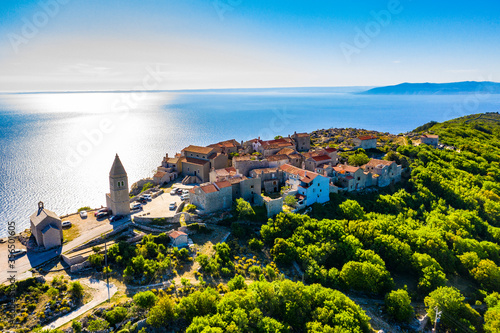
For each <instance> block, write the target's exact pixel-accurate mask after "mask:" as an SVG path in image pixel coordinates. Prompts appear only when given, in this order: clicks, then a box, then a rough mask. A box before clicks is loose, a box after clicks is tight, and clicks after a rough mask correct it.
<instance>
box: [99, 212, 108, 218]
mask: <svg viewBox="0 0 500 333" xmlns="http://www.w3.org/2000/svg"><path fill="white" fill-rule="evenodd" d="M108 215H109V214H108V212H101V213H99V214H97V215H96V217H97V219H98V220H99V219H103V218H105V217H107V216H108Z"/></svg>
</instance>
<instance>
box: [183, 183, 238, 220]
mask: <svg viewBox="0 0 500 333" xmlns="http://www.w3.org/2000/svg"><path fill="white" fill-rule="evenodd" d="M189 192H190V196H189V198H190V201H191V203H192V204H193V205H195V206H196V207H197V208H198V209H199V210H200V214H210V213H213V212H216V211H218V210H223V209H229V208H231V205H232V204H233V191H232V187H231V183H229V182H228V181H222V182H215V183H205V184H201V185H200V186H195V187H193V188H192V189H191V190H190V191H189Z"/></svg>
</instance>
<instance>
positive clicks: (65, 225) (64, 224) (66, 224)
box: [62, 221, 71, 228]
mask: <svg viewBox="0 0 500 333" xmlns="http://www.w3.org/2000/svg"><path fill="white" fill-rule="evenodd" d="M62 227H63V228H66V227H71V222H70V221H62Z"/></svg>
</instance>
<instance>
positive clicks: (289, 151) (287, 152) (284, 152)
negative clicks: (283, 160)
mask: <svg viewBox="0 0 500 333" xmlns="http://www.w3.org/2000/svg"><path fill="white" fill-rule="evenodd" d="M294 153H295V150H293V149H292V148H283V149H281V150H280V151H279V152H277V153H276V155H290V154H294Z"/></svg>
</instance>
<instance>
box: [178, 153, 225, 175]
mask: <svg viewBox="0 0 500 333" xmlns="http://www.w3.org/2000/svg"><path fill="white" fill-rule="evenodd" d="M182 154H183V156H182V157H181V163H182V175H183V176H193V177H195V178H198V182H200V183H204V182H208V181H209V179H210V175H209V173H210V170H211V169H212V168H215V169H221V168H225V167H227V166H228V157H227V155H226V154H225V153H222V152H217V151H216V149H215V148H213V147H200V146H193V145H191V146H189V147H186V148H184V149H183V150H182Z"/></svg>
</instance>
